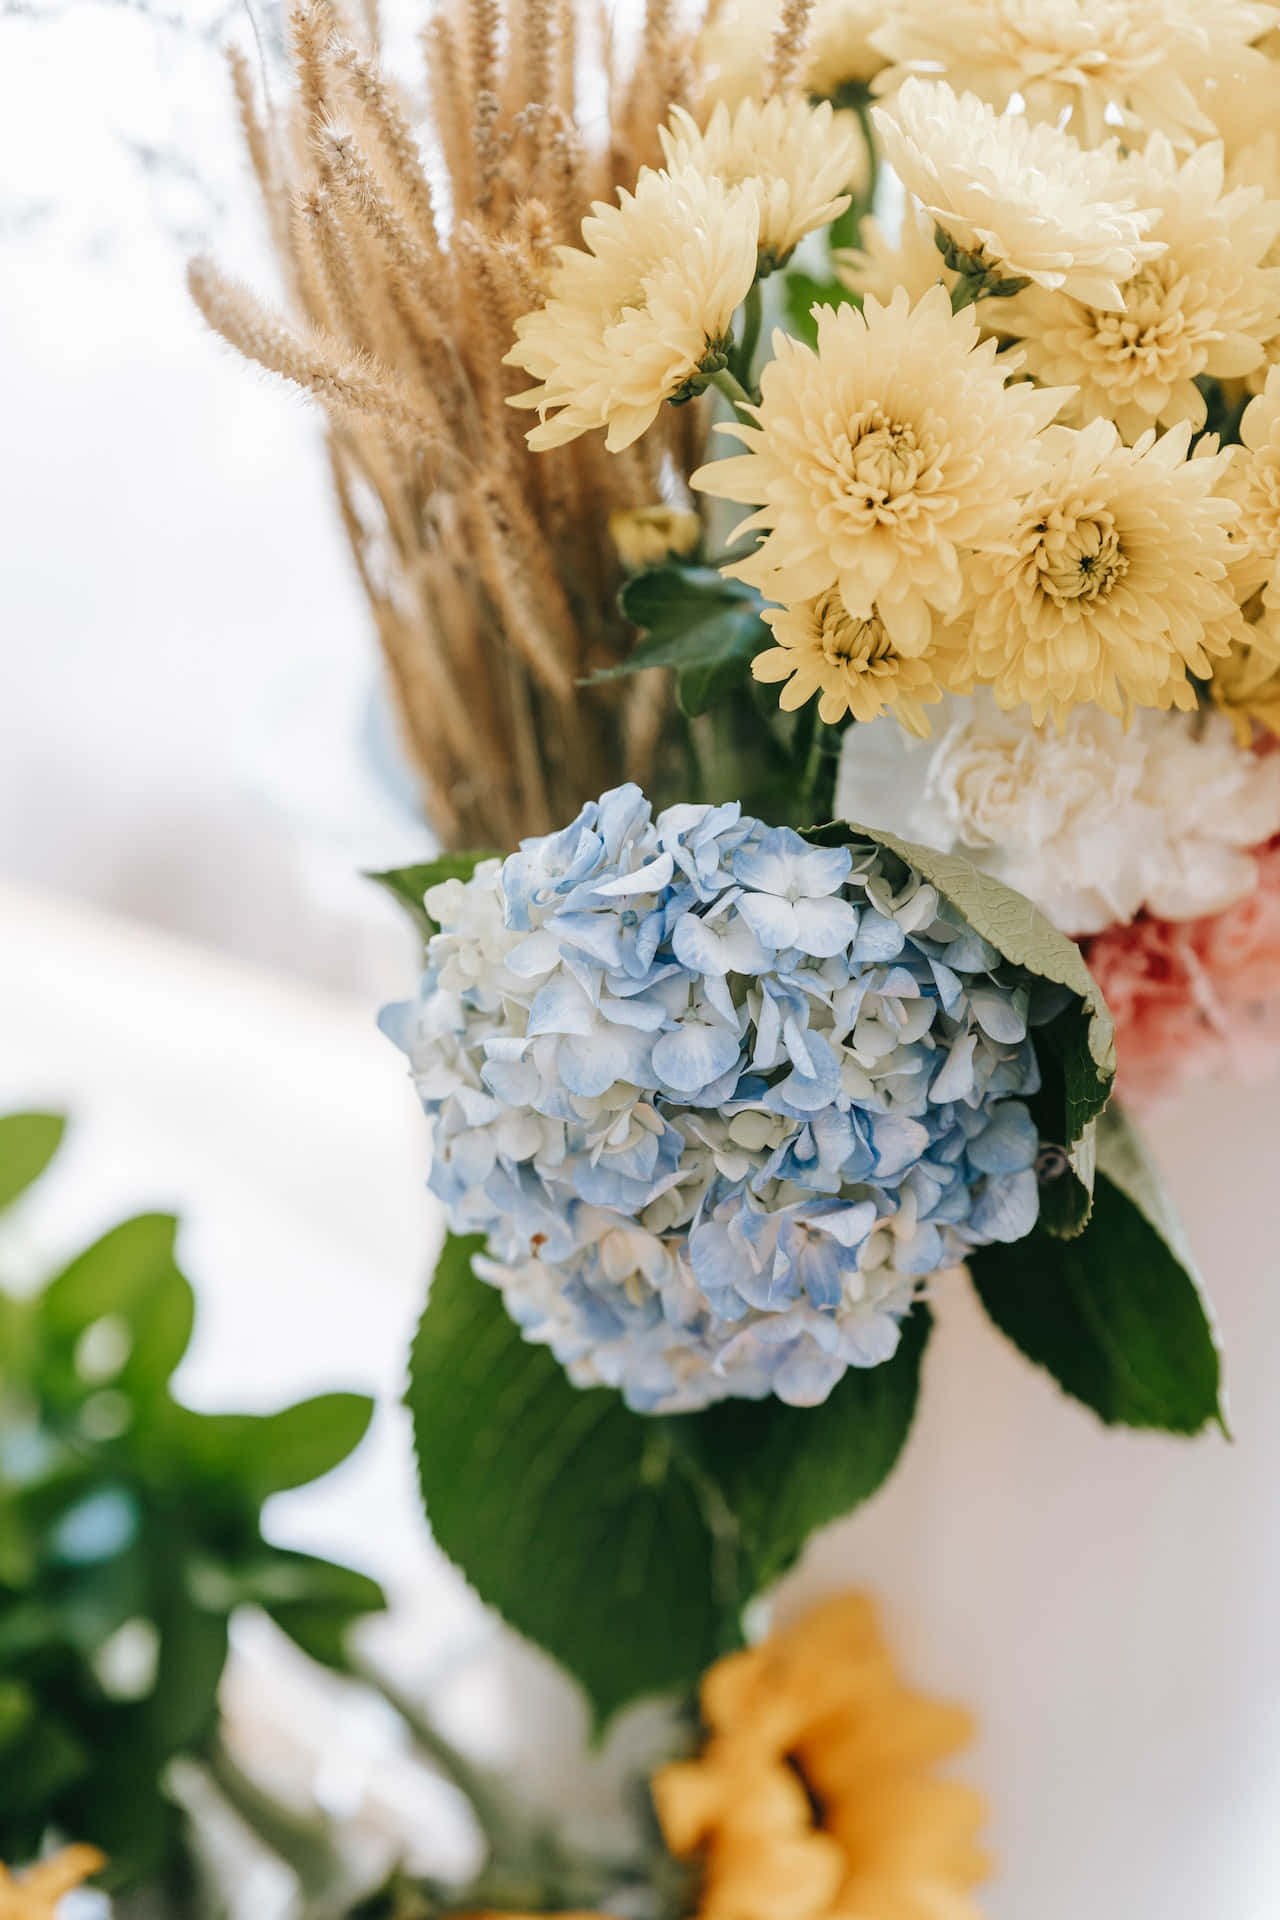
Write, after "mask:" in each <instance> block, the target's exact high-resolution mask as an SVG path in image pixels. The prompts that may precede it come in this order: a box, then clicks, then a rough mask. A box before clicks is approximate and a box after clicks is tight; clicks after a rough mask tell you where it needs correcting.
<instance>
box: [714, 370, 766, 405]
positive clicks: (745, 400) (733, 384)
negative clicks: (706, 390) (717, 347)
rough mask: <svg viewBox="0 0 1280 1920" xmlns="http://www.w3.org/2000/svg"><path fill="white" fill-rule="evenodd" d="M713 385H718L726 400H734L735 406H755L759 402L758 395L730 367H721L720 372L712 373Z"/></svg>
mask: <svg viewBox="0 0 1280 1920" xmlns="http://www.w3.org/2000/svg"><path fill="white" fill-rule="evenodd" d="M711 385H712V386H713V387H717V388H718V389H719V390H720V392H721V393H722V394H723V395H724V396H725V399H726V400H732V402H733V404H734V406H735V407H741V406H747V407H753V406H755V405H756V404H757V401H758V396H756V395H754V394H752V393H750V392H749V391H748V389H747V388H746V387H744V386H743V384H742V382H741V380H739V379H738V377H737V375H736V374H733V373H730V371H729V369H728V367H721V369H720V371H719V372H718V373H713V374H712V376H711Z"/></svg>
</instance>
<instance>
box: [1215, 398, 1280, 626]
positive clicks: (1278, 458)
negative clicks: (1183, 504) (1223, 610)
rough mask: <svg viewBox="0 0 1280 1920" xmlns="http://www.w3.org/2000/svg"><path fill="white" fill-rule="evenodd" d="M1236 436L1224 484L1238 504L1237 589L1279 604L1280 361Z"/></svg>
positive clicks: (1243, 595)
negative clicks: (1259, 595) (1237, 436)
mask: <svg viewBox="0 0 1280 1920" xmlns="http://www.w3.org/2000/svg"><path fill="white" fill-rule="evenodd" d="M1240 439H1241V442H1242V445H1241V447H1240V448H1239V449H1238V450H1237V452H1236V453H1235V456H1234V458H1233V460H1232V463H1231V469H1230V472H1229V474H1228V476H1227V479H1226V481H1225V482H1224V486H1223V491H1224V492H1225V493H1227V494H1229V495H1230V497H1231V499H1233V500H1234V501H1235V502H1236V505H1237V506H1238V507H1239V509H1240V517H1239V519H1238V520H1237V522H1236V524H1235V526H1234V527H1233V529H1232V549H1233V555H1234V558H1233V562H1232V572H1233V575H1234V578H1235V587H1236V594H1237V596H1238V598H1239V599H1240V600H1241V601H1244V600H1247V599H1249V598H1250V596H1251V595H1253V594H1254V593H1256V592H1258V590H1259V589H1261V590H1262V592H1263V599H1264V602H1265V604H1266V605H1267V606H1269V607H1274V606H1280V577H1278V576H1280V366H1274V367H1272V368H1271V370H1270V372H1269V374H1268V375H1267V383H1266V386H1265V387H1264V389H1263V391H1262V392H1261V393H1260V394H1259V395H1258V396H1257V398H1256V399H1254V400H1251V401H1250V402H1249V404H1248V406H1247V407H1246V408H1245V410H1244V413H1243V414H1242V416H1241V419H1240Z"/></svg>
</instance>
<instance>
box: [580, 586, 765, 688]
mask: <svg viewBox="0 0 1280 1920" xmlns="http://www.w3.org/2000/svg"><path fill="white" fill-rule="evenodd" d="M618 604H619V606H620V607H621V609H622V611H623V613H624V614H625V615H626V617H627V619H628V620H630V621H631V622H632V623H633V624H634V625H635V626H637V627H639V628H640V629H641V630H642V631H643V632H644V633H645V635H646V636H647V637H646V638H645V639H644V640H642V641H641V642H640V644H639V645H638V646H637V647H636V648H635V649H634V651H633V652H632V653H630V654H628V656H627V658H626V659H625V660H621V661H619V662H618V663H617V664H616V665H615V666H611V667H603V668H602V669H601V670H600V672H599V673H597V674H595V675H594V676H593V678H592V679H591V681H589V682H588V684H589V685H591V686H595V685H596V684H597V683H598V682H600V681H604V680H619V679H621V678H623V676H624V675H626V674H631V673H643V672H645V671H646V670H647V669H648V668H650V667H673V668H674V669H675V671H676V673H677V675H678V676H679V677H678V682H677V692H678V694H679V698H680V704H681V706H682V707H683V708H684V711H685V712H686V713H688V714H699V713H705V712H706V710H707V708H708V707H710V706H712V705H714V704H715V703H716V702H717V701H719V700H722V699H724V697H725V696H726V694H728V693H730V692H732V690H733V689H734V687H736V686H738V685H740V684H741V682H742V681H744V680H745V679H747V678H748V677H749V675H750V672H751V662H752V660H753V659H754V658H755V656H756V654H758V653H760V652H762V651H763V649H764V648H766V647H767V646H769V645H770V644H771V636H770V633H769V629H768V627H767V626H766V625H765V624H764V622H763V620H762V619H761V618H760V609H761V607H762V606H763V605H764V602H763V600H762V599H761V597H760V595H759V594H758V593H757V592H756V591H755V589H754V587H748V586H744V585H743V584H742V582H741V581H739V580H726V579H725V578H724V576H723V574H721V573H718V572H717V571H716V569H715V568H714V567H681V566H676V565H674V564H668V565H665V566H661V567H650V568H648V569H647V570H646V571H645V572H644V573H637V574H636V575H634V577H633V578H632V579H630V580H628V581H627V583H626V585H625V586H624V587H623V589H622V592H621V594H620V595H619V599H618Z"/></svg>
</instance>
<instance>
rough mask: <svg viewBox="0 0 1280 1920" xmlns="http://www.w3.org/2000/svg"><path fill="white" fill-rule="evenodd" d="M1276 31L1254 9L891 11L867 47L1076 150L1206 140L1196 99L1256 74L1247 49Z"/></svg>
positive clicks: (1127, 4)
mask: <svg viewBox="0 0 1280 1920" xmlns="http://www.w3.org/2000/svg"><path fill="white" fill-rule="evenodd" d="M1277 20H1280V11H1278V10H1277V8H1276V7H1274V6H1270V5H1262V4H1255V3H1254V0H945V3H944V0H897V3H896V4H895V6H894V7H893V8H892V10H891V11H890V14H889V18H888V20H887V21H886V22H885V24H884V26H883V27H882V28H880V29H879V31H877V32H876V33H875V34H874V35H873V36H872V42H873V45H874V46H875V47H876V48H877V49H878V50H879V51H880V52H881V53H882V54H883V55H884V56H885V58H886V60H889V61H892V62H894V63H895V64H894V65H893V66H892V67H891V68H890V70H889V71H888V72H886V73H883V74H881V75H880V77H879V79H878V81H877V83H876V84H877V91H885V92H888V91H891V90H892V89H893V88H894V87H895V86H897V85H898V84H899V82H901V81H902V80H904V79H905V78H906V77H907V75H908V74H909V73H938V72H943V73H945V74H946V75H947V77H948V79H949V80H950V81H951V83H952V85H953V86H954V87H956V88H957V89H958V90H963V89H966V88H967V89H970V90H971V91H972V92H974V93H976V94H979V95H980V96H981V97H982V99H984V100H989V101H990V102H991V103H992V105H993V106H996V107H1005V106H1007V105H1008V103H1009V101H1010V99H1011V98H1012V97H1013V95H1014V94H1017V95H1019V96H1020V97H1021V99H1022V100H1023V101H1024V102H1025V104H1026V110H1027V112H1028V113H1029V114H1030V115H1031V117H1032V119H1035V120H1050V121H1053V122H1055V123H1057V124H1061V122H1062V119H1063V117H1064V116H1065V115H1066V114H1068V113H1069V114H1070V116H1071V131H1072V132H1073V133H1074V134H1076V135H1077V136H1078V138H1079V139H1080V140H1081V141H1082V143H1083V144H1084V145H1085V146H1090V147H1092V146H1097V145H1099V144H1100V143H1101V142H1102V141H1103V140H1105V139H1106V138H1107V136H1108V135H1109V134H1110V133H1111V132H1112V131H1113V128H1112V125H1111V124H1110V123H1111V122H1112V121H1113V120H1117V121H1119V122H1121V123H1122V124H1123V125H1124V126H1125V127H1126V128H1127V129H1129V130H1130V131H1132V130H1139V131H1146V132H1155V131H1160V132H1164V133H1168V134H1170V135H1172V136H1174V137H1175V138H1178V139H1181V140H1183V141H1184V143H1185V142H1186V140H1187V138H1188V137H1189V136H1194V137H1196V138H1204V137H1206V136H1211V135H1212V134H1213V132H1214V125H1213V121H1212V120H1211V119H1210V118H1209V116H1208V114H1207V112H1206V110H1205V108H1204V105H1203V104H1202V96H1203V94H1204V92H1205V90H1206V89H1207V88H1210V87H1211V86H1212V85H1213V83H1214V82H1215V81H1216V80H1218V79H1219V78H1220V77H1222V76H1228V77H1229V76H1234V75H1241V74H1245V75H1248V74H1250V73H1257V74H1261V73H1263V72H1264V71H1265V67H1266V62H1265V60H1264V59H1263V57H1262V56H1261V55H1260V54H1258V53H1256V52H1254V51H1253V50H1252V49H1251V47H1250V42H1251V41H1253V40H1256V39H1257V38H1258V36H1259V34H1261V33H1263V32H1265V31H1266V29H1267V28H1268V27H1270V26H1272V25H1274V24H1275V23H1276V21H1277Z"/></svg>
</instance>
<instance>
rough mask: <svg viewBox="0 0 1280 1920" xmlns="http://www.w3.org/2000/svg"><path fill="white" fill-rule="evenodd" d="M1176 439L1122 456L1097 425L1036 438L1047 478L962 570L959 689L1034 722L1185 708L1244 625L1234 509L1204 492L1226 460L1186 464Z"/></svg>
mask: <svg viewBox="0 0 1280 1920" xmlns="http://www.w3.org/2000/svg"><path fill="white" fill-rule="evenodd" d="M1189 437H1190V435H1189V429H1188V428H1186V427H1179V428H1175V429H1174V431H1173V432H1171V433H1168V434H1166V435H1165V436H1164V438H1163V439H1161V440H1156V439H1155V437H1154V435H1150V434H1149V435H1147V436H1145V437H1144V438H1143V439H1142V440H1140V441H1139V442H1138V444H1137V446H1136V447H1126V446H1123V445H1121V443H1120V439H1119V436H1118V435H1117V433H1116V430H1115V428H1114V427H1113V426H1112V425H1111V423H1110V422H1109V421H1107V420H1095V421H1093V422H1092V424H1091V425H1090V426H1088V427H1086V428H1085V429H1084V430H1083V431H1082V432H1079V433H1076V432H1073V431H1072V430H1071V429H1070V428H1066V427H1056V428H1053V429H1051V430H1050V431H1049V432H1048V433H1047V434H1046V435H1045V436H1044V444H1045V450H1046V452H1052V453H1053V454H1054V455H1055V456H1056V462H1055V465H1054V466H1053V468H1052V470H1051V471H1050V472H1049V473H1048V474H1047V476H1046V477H1045V479H1044V482H1043V484H1042V485H1041V486H1040V487H1038V488H1037V489H1036V491H1035V492H1033V493H1032V494H1030V495H1029V496H1028V497H1027V498H1026V499H1025V500H1023V501H1022V502H1021V503H1020V505H1019V506H1018V507H1017V508H1016V510H1015V511H1014V513H1013V514H1012V516H1011V517H1010V519H1009V520H1008V521H1007V522H1006V525H1005V529H1004V532H1005V539H1004V540H1003V541H993V542H992V544H991V548H990V551H989V552H986V553H982V554H977V555H975V556H974V558H973V560H972V561H971V562H970V584H971V595H970V612H969V618H968V628H967V642H968V650H969V657H968V672H969V676H970V677H971V679H970V681H969V682H966V684H970V683H972V682H977V683H979V684H983V685H987V686H991V687H993V688H994V690H995V695H996V698H997V700H998V701H999V703H1000V705H1001V706H1002V707H1007V708H1011V707H1016V706H1019V705H1021V704H1022V702H1023V701H1026V702H1027V703H1028V704H1029V705H1030V707H1031V710H1032V713H1033V715H1034V717H1035V719H1036V720H1037V722H1039V721H1041V720H1043V719H1044V718H1045V717H1046V715H1048V714H1052V715H1053V716H1054V718H1055V719H1056V720H1057V721H1058V722H1059V724H1065V723H1066V721H1067V719H1068V717H1069V715H1070V712H1071V709H1072V708H1073V707H1077V706H1083V705H1086V704H1089V703H1092V704H1095V705H1097V706H1100V707H1102V708H1103V709H1104V710H1105V711H1106V712H1108V713H1112V714H1116V715H1122V714H1124V713H1125V712H1126V711H1127V710H1128V708H1129V707H1130V706H1139V707H1169V706H1178V707H1186V708H1190V707H1192V706H1194V705H1195V690H1194V688H1193V687H1192V685H1191V683H1190V681H1189V680H1188V677H1187V676H1188V674H1189V673H1195V674H1207V673H1208V672H1209V671H1210V669H1211V666H1212V657H1211V656H1218V655H1225V654H1226V652H1227V650H1228V648H1229V646H1230V644H1231V642H1232V640H1234V639H1239V638H1241V637H1242V636H1243V631H1244V623H1243V620H1242V617H1241V614H1240V610H1239V608H1238V606H1237V605H1236V599H1235V594H1234V592H1233V590H1232V586H1231V582H1230V580H1229V579H1228V577H1227V567H1228V563H1229V562H1230V560H1231V558H1232V547H1231V536H1230V531H1229V529H1230V527H1231V525H1232V523H1233V522H1234V520H1235V518H1236V508H1235V507H1234V505H1233V504H1232V503H1231V501H1229V500H1226V499H1223V498H1220V497H1219V496H1218V495H1217V493H1216V492H1215V489H1216V488H1217V487H1218V486H1219V485H1220V483H1221V481H1222V479H1223V476H1224V473H1225V470H1226V467H1227V465H1228V462H1229V456H1228V455H1227V454H1217V455H1213V456H1209V455H1207V454H1206V455H1204V456H1200V457H1197V458H1196V459H1193V460H1189V459H1188V458H1187V448H1188V441H1189ZM953 684H957V683H956V682H953Z"/></svg>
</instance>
